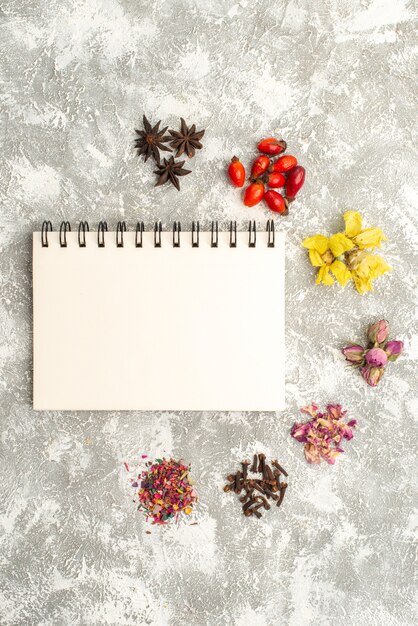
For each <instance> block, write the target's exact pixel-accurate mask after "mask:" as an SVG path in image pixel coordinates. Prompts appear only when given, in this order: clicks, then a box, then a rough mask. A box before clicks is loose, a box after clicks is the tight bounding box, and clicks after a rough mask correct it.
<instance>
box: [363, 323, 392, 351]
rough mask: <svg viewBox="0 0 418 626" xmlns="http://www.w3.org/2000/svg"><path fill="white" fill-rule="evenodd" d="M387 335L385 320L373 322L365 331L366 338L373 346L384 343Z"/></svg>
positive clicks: (387, 329)
mask: <svg viewBox="0 0 418 626" xmlns="http://www.w3.org/2000/svg"><path fill="white" fill-rule="evenodd" d="M388 337H389V324H388V322H387V321H386V320H379V321H378V322H375V323H374V324H372V325H371V326H369V329H368V331H367V339H368V340H369V342H370V343H371V344H373V345H374V346H378V345H380V344H383V343H385V341H386V340H387V338H388Z"/></svg>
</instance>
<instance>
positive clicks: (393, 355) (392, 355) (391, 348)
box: [385, 341, 403, 361]
mask: <svg viewBox="0 0 418 626" xmlns="http://www.w3.org/2000/svg"><path fill="white" fill-rule="evenodd" d="M385 352H386V354H387V357H388V359H389V361H396V359H397V358H398V356H399V355H400V354H402V352H403V341H388V342H387V344H386V348H385Z"/></svg>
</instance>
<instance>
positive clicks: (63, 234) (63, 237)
mask: <svg viewBox="0 0 418 626" xmlns="http://www.w3.org/2000/svg"><path fill="white" fill-rule="evenodd" d="M67 230H68V232H71V224H70V222H61V226H60V246H61V248H66V247H67Z"/></svg>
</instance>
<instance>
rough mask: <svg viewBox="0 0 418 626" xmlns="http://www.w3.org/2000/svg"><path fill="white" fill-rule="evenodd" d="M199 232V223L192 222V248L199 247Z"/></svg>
mask: <svg viewBox="0 0 418 626" xmlns="http://www.w3.org/2000/svg"><path fill="white" fill-rule="evenodd" d="M199 232H200V224H199V222H196V223H195V222H192V248H198V247H199Z"/></svg>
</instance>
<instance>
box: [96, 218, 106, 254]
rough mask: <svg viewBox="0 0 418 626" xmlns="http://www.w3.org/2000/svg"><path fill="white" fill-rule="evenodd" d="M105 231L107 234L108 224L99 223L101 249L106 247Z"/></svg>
mask: <svg viewBox="0 0 418 626" xmlns="http://www.w3.org/2000/svg"><path fill="white" fill-rule="evenodd" d="M105 231H106V232H107V222H99V228H98V231H97V246H98V247H99V248H104V247H105V238H104V234H105Z"/></svg>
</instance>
